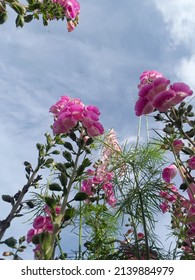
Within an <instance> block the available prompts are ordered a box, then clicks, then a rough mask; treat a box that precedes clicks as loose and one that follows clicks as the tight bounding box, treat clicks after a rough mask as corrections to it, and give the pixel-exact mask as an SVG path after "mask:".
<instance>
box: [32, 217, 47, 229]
mask: <svg viewBox="0 0 195 280" xmlns="http://www.w3.org/2000/svg"><path fill="white" fill-rule="evenodd" d="M45 223H46V217H45V216H37V217H36V218H35V219H34V222H33V227H34V228H35V229H42V228H43V227H44V225H45Z"/></svg>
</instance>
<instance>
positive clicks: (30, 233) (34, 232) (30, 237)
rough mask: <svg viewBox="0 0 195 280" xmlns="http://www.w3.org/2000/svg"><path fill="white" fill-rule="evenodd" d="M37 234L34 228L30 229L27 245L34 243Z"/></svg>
mask: <svg viewBox="0 0 195 280" xmlns="http://www.w3.org/2000/svg"><path fill="white" fill-rule="evenodd" d="M36 233H37V231H36V230H35V229H34V228H31V229H29V231H28V232H27V243H30V242H32V238H33V236H34V235H35V234H36Z"/></svg>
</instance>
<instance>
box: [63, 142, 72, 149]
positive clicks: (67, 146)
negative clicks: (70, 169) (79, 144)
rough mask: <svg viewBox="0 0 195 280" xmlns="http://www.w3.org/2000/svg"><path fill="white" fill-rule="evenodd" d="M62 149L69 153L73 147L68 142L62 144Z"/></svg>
mask: <svg viewBox="0 0 195 280" xmlns="http://www.w3.org/2000/svg"><path fill="white" fill-rule="evenodd" d="M64 147H65V148H66V149H68V150H69V151H72V150H73V146H72V144H71V143H70V142H64Z"/></svg>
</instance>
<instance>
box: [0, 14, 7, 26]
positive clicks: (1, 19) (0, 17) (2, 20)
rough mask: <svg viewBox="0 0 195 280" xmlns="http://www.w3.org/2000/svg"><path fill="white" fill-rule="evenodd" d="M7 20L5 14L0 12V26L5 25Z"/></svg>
mask: <svg viewBox="0 0 195 280" xmlns="http://www.w3.org/2000/svg"><path fill="white" fill-rule="evenodd" d="M6 20H7V12H6V11H5V12H0V24H3V23H5V22H6Z"/></svg>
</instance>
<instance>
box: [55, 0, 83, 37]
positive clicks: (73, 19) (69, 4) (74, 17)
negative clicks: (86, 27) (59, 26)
mask: <svg viewBox="0 0 195 280" xmlns="http://www.w3.org/2000/svg"><path fill="white" fill-rule="evenodd" d="M52 1H53V2H54V3H58V4H59V5H60V6H62V7H63V8H64V15H65V17H66V19H67V29H68V32H71V31H73V30H74V29H75V27H76V26H77V24H78V18H79V13H80V4H79V2H78V1H77V0H52Z"/></svg>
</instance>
